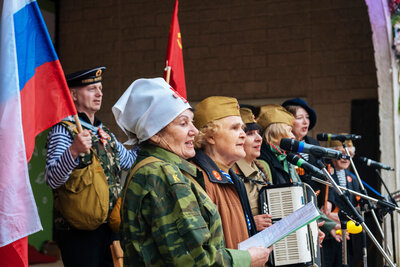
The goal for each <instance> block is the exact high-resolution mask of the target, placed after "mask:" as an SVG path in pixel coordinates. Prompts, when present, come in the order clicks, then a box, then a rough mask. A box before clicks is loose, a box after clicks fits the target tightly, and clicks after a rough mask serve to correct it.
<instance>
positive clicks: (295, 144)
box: [280, 138, 350, 159]
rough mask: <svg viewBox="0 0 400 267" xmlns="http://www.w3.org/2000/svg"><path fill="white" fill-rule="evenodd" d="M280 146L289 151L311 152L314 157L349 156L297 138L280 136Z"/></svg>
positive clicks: (338, 157) (339, 157)
mask: <svg viewBox="0 0 400 267" xmlns="http://www.w3.org/2000/svg"><path fill="white" fill-rule="evenodd" d="M280 147H281V148H282V149H284V150H287V151H290V152H296V153H307V154H311V155H313V156H314V157H316V158H330V159H349V158H350V157H349V156H347V155H343V154H342V153H340V152H339V151H337V150H334V149H330V148H324V147H321V146H314V145H309V144H306V143H304V142H299V141H297V140H294V139H288V138H282V140H281V143H280Z"/></svg>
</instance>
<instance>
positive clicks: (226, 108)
mask: <svg viewBox="0 0 400 267" xmlns="http://www.w3.org/2000/svg"><path fill="white" fill-rule="evenodd" d="M229 116H240V112H239V103H238V101H237V99H236V98H233V97H226V96H210V97H207V98H206V99H204V100H203V101H201V102H200V103H199V104H197V105H196V108H195V110H194V126H196V128H197V129H199V130H200V129H201V128H203V127H204V126H205V125H206V124H207V123H209V122H211V121H214V120H219V119H223V118H226V117H229Z"/></svg>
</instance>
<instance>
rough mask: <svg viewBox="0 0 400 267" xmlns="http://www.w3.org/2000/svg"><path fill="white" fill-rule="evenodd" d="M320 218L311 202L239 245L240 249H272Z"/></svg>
mask: <svg viewBox="0 0 400 267" xmlns="http://www.w3.org/2000/svg"><path fill="white" fill-rule="evenodd" d="M319 217H320V214H319V212H318V210H317V208H316V207H315V205H314V203H312V202H310V203H308V204H307V205H305V206H303V207H301V208H300V209H298V210H296V211H295V212H293V213H292V214H290V215H288V216H286V217H285V218H282V219H281V220H279V221H277V222H276V223H274V224H273V225H271V226H270V227H268V228H266V229H264V230H263V231H261V232H259V233H257V234H255V235H253V236H252V237H250V238H249V239H247V240H245V241H243V242H241V243H239V249H240V250H246V249H248V248H250V247H266V248H267V247H270V246H272V245H273V244H275V243H276V242H278V241H279V240H281V239H282V238H285V237H286V236H288V235H290V234H291V233H293V232H295V231H296V230H298V229H300V228H301V227H303V226H305V225H307V224H309V223H311V222H312V221H314V220H316V219H318V218H319Z"/></svg>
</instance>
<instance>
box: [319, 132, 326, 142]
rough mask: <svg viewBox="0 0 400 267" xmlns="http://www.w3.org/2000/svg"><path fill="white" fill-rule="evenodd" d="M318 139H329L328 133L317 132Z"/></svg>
mask: <svg viewBox="0 0 400 267" xmlns="http://www.w3.org/2000/svg"><path fill="white" fill-rule="evenodd" d="M317 140H318V141H328V134H327V133H319V134H317Z"/></svg>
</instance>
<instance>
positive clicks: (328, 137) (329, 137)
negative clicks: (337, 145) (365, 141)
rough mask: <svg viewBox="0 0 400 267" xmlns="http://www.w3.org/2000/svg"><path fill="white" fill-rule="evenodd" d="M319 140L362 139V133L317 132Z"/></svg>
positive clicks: (342, 140)
mask: <svg viewBox="0 0 400 267" xmlns="http://www.w3.org/2000/svg"><path fill="white" fill-rule="evenodd" d="M317 139H318V141H330V140H338V141H341V142H344V141H346V140H353V141H354V140H358V139H361V135H356V134H330V133H319V134H317Z"/></svg>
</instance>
